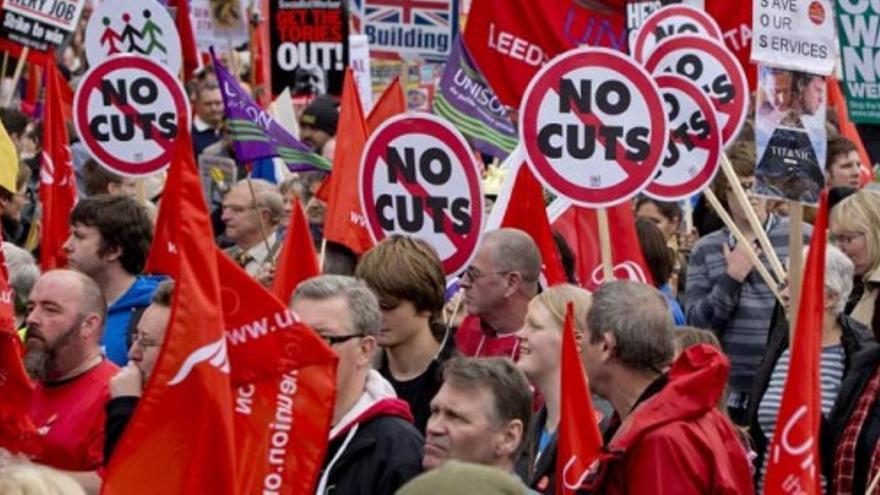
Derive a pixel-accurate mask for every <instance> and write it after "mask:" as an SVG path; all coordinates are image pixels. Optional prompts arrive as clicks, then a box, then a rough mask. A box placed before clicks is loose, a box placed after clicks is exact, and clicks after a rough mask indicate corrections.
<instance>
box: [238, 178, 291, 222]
mask: <svg viewBox="0 0 880 495" xmlns="http://www.w3.org/2000/svg"><path fill="white" fill-rule="evenodd" d="M248 180H250V181H251V184H252V185H253V187H254V198H256V201H255V204H256V206H257V208H265V209H266V211H268V212H269V221H270V222H271V223H272V225H278V224H279V223H281V219H282V217H283V216H284V198H283V197H282V196H281V193H280V192H279V191H278V186H276V185H275V184H272V183H271V182H269V181H267V180H265V179H242V180H240V181H238V183H237V184H236V185H235V187H241V188H244V190H245V191H246V192H247V194H248V197H249V198H250V186H248V183H247V181H248Z"/></svg>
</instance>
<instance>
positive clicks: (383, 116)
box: [367, 76, 406, 133]
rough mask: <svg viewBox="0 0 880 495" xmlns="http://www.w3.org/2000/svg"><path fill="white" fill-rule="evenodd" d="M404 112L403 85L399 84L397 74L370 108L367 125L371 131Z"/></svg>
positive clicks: (404, 97)
mask: <svg viewBox="0 0 880 495" xmlns="http://www.w3.org/2000/svg"><path fill="white" fill-rule="evenodd" d="M404 112H406V96H405V95H404V93H403V85H402V84H400V76H397V77H395V78H394V80H393V81H391V84H389V85H388V87H387V88H385V91H384V92H383V93H382V96H380V97H379V101H377V102H376V104H375V105H373V109H372V110H370V115H369V116H368V117H367V127H368V128H369V129H370V132H371V133H373V132H375V131H376V129H378V128H379V126H380V125H382V123H383V122H385V121H386V120H388V119H390V118H391V117H394V116H395V115H400V114H402V113H404Z"/></svg>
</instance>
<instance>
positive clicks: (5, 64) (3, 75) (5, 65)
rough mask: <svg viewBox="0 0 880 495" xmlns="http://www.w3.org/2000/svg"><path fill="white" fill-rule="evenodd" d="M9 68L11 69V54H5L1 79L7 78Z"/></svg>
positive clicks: (0, 73)
mask: <svg viewBox="0 0 880 495" xmlns="http://www.w3.org/2000/svg"><path fill="white" fill-rule="evenodd" d="M7 67H9V52H3V66H2V67H0V79H5V78H6V69H7Z"/></svg>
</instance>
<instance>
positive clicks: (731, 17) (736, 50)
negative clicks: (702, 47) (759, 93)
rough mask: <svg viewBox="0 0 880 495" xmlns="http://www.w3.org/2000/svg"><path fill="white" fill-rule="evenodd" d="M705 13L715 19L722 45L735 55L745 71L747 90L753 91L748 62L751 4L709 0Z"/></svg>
mask: <svg viewBox="0 0 880 495" xmlns="http://www.w3.org/2000/svg"><path fill="white" fill-rule="evenodd" d="M706 13H708V14H709V15H710V16H712V17H713V18H714V19H715V22H717V23H718V27H720V28H721V34H722V36H724V44H725V45H727V48H729V49H730V51H732V52H733V54H734V55H736V58H737V60H739V63H740V64H741V65H742V67H743V69H744V70H745V71H746V78H748V80H749V90H750V91H754V90H755V87H756V86H755V84H756V80H755V74H756V72H755V65H754V64H752V63H751V62H749V58H750V57H751V55H752V2H725V1H721V0H710V1H708V2H706Z"/></svg>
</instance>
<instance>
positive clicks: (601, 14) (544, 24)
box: [464, 0, 627, 108]
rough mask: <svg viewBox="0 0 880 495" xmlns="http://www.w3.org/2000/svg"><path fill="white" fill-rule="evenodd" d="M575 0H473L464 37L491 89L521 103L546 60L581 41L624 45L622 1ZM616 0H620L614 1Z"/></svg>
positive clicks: (510, 101)
mask: <svg viewBox="0 0 880 495" xmlns="http://www.w3.org/2000/svg"><path fill="white" fill-rule="evenodd" d="M583 3H584V2H582V1H578V0H555V1H553V2H535V1H534V0H474V1H473V3H472V4H471V10H470V14H468V20H467V27H466V28H465V32H464V42H465V45H466V46H467V48H468V50H469V52H470V54H471V56H472V57H473V59H474V62H475V63H476V64H477V66H478V67H479V68H480V71H481V72H482V73H483V75H484V76H485V77H486V80H487V81H488V82H489V85H490V86H492V89H493V90H495V94H496V95H497V96H498V98H499V99H500V100H501V102H502V103H504V104H505V105H507V106H510V107H513V108H519V103H520V100H521V99H522V96H523V93H525V90H526V87H527V86H528V84H529V81H531V79H532V76H534V75H535V73H536V72H538V70H539V69H540V68H541V66H542V65H544V63H546V62H548V61H549V60H550V59H552V58H553V57H555V56H556V55H559V54H560V53H562V52H564V51H566V50H569V49H571V48H574V47H576V46H579V45H591V46H603V47H609V48H613V49H615V50H619V51H623V52H625V51H626V47H627V33H626V12H625V10H624V9H623V7H622V6H621V5H611V6H608V5H599V6H597V7H595V8H588V7H586V6H584V5H583ZM617 3H620V2H617Z"/></svg>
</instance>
